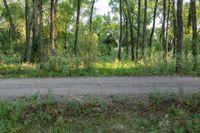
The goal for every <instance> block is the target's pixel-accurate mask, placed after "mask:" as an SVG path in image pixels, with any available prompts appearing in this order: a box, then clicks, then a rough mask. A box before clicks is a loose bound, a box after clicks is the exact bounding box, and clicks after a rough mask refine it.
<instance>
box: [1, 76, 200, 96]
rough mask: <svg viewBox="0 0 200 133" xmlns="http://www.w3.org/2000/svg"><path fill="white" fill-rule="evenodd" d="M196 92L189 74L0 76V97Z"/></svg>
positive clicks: (199, 82) (197, 84) (198, 85)
mask: <svg viewBox="0 0 200 133" xmlns="http://www.w3.org/2000/svg"><path fill="white" fill-rule="evenodd" d="M180 90H182V91H184V92H185V93H188V94H189V93H195V92H200V78H192V77H98V78H94V77H76V78H31V79H0V97H20V96H30V95H33V94H35V93H37V92H39V93H41V94H48V93H49V92H50V93H51V94H53V95H58V96H65V95H87V94H89V95H104V96H107V95H116V94H120V95H145V94H149V93H151V92H164V93H165V92H179V91H180Z"/></svg>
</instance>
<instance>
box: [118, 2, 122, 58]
mask: <svg viewBox="0 0 200 133" xmlns="http://www.w3.org/2000/svg"><path fill="white" fill-rule="evenodd" d="M119 12H120V13H119V16H120V35H119V50H118V60H121V46H122V0H119Z"/></svg>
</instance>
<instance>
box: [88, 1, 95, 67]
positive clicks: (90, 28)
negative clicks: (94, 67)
mask: <svg viewBox="0 0 200 133" xmlns="http://www.w3.org/2000/svg"><path fill="white" fill-rule="evenodd" d="M94 4H95V0H92V3H91V11H90V19H89V40H88V65H87V67H90V62H91V61H92V45H93V31H92V22H93V12H94Z"/></svg>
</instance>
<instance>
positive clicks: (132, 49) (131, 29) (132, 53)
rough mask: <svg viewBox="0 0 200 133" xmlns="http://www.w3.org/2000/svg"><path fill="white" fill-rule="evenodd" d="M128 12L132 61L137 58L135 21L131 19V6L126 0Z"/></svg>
mask: <svg viewBox="0 0 200 133" xmlns="http://www.w3.org/2000/svg"><path fill="white" fill-rule="evenodd" d="M124 1H125V4H126V8H127V12H128V20H129V25H130V37H131V58H132V61H134V60H135V55H134V39H133V23H132V19H131V11H130V6H129V3H128V1H127V0H124Z"/></svg>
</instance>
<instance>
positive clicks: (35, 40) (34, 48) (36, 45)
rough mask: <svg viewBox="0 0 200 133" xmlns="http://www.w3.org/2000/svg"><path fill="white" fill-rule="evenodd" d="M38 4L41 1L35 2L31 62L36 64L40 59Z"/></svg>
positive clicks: (36, 0)
mask: <svg viewBox="0 0 200 133" xmlns="http://www.w3.org/2000/svg"><path fill="white" fill-rule="evenodd" d="M38 3H39V0H33V18H32V19H33V20H32V21H33V27H32V51H31V61H32V62H35V61H36V59H37V58H38V52H39V40H38V12H39V9H38Z"/></svg>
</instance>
